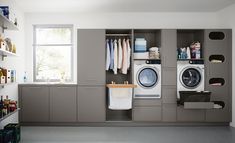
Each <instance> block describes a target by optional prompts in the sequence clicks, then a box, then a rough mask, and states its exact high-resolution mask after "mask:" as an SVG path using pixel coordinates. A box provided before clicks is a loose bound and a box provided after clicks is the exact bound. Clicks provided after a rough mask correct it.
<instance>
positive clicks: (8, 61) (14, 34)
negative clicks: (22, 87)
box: [0, 0, 25, 128]
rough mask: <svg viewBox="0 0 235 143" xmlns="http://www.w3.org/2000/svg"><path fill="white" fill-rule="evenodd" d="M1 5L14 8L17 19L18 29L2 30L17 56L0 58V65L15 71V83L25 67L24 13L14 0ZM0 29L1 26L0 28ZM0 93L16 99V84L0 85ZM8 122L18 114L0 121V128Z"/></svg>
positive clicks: (20, 80) (14, 119)
mask: <svg viewBox="0 0 235 143" xmlns="http://www.w3.org/2000/svg"><path fill="white" fill-rule="evenodd" d="M0 3H1V5H9V6H10V7H11V8H12V9H14V11H15V13H16V17H17V19H18V25H19V31H8V30H6V31H5V32H4V35H5V37H9V38H11V40H12V42H14V43H15V44H16V48H17V49H16V52H17V55H18V57H6V58H5V60H4V61H2V60H0V66H1V67H5V68H9V69H15V70H16V72H17V83H19V82H22V81H23V80H22V78H23V77H22V75H23V72H24V69H25V60H24V57H25V46H24V44H25V41H24V13H23V12H22V11H21V10H20V9H19V8H18V6H17V5H15V2H14V0H7V1H6V0H0ZM0 30H1V28H0ZM0 95H4V97H5V95H8V96H9V98H10V99H13V100H18V84H12V85H7V86H5V87H4V88H2V87H0ZM10 122H13V123H14V122H18V114H14V115H13V116H11V117H10V118H7V119H6V120H4V121H2V122H0V128H2V127H3V126H5V125H6V124H8V123H10Z"/></svg>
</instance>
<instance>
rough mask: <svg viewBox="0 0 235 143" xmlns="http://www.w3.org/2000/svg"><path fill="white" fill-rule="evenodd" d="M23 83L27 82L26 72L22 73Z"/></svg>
mask: <svg viewBox="0 0 235 143" xmlns="http://www.w3.org/2000/svg"><path fill="white" fill-rule="evenodd" d="M24 82H27V76H26V71H25V72H24Z"/></svg>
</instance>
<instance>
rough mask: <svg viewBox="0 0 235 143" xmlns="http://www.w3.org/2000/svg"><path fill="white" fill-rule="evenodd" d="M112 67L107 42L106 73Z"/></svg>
mask: <svg viewBox="0 0 235 143" xmlns="http://www.w3.org/2000/svg"><path fill="white" fill-rule="evenodd" d="M109 67H110V47H109V40H108V39H107V40H106V68H105V69H106V71H108V70H109Z"/></svg>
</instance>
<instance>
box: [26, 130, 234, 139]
mask: <svg viewBox="0 0 235 143" xmlns="http://www.w3.org/2000/svg"><path fill="white" fill-rule="evenodd" d="M95 142H98V143H235V128H231V127H22V143H95Z"/></svg>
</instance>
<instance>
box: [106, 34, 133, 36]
mask: <svg viewBox="0 0 235 143" xmlns="http://www.w3.org/2000/svg"><path fill="white" fill-rule="evenodd" d="M106 36H131V34H106Z"/></svg>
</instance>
